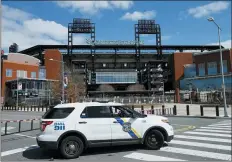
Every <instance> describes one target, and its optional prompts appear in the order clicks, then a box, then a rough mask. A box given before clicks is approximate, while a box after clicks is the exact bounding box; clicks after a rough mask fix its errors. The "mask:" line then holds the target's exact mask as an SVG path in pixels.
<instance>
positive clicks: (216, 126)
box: [208, 125, 231, 128]
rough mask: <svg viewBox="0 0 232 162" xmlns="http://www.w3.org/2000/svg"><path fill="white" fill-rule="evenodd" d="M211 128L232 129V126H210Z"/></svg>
mask: <svg viewBox="0 0 232 162" xmlns="http://www.w3.org/2000/svg"><path fill="white" fill-rule="evenodd" d="M208 126H210V127H215V128H231V126H228V125H227V126H225V125H208Z"/></svg>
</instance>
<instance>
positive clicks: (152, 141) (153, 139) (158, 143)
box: [144, 130, 164, 150]
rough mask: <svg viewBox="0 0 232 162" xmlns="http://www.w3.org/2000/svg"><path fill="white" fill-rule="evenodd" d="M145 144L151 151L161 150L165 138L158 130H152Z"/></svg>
mask: <svg viewBox="0 0 232 162" xmlns="http://www.w3.org/2000/svg"><path fill="white" fill-rule="evenodd" d="M144 144H145V146H146V147H147V148H148V149H150V150H159V149H160V148H161V147H162V146H163V144H164V136H163V134H162V133H161V132H160V131H158V130H150V131H149V132H148V133H147V135H146V137H145V139H144Z"/></svg>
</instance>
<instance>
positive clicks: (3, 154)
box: [1, 145, 39, 157]
mask: <svg viewBox="0 0 232 162" xmlns="http://www.w3.org/2000/svg"><path fill="white" fill-rule="evenodd" d="M38 147H39V146H37V145H31V146H29V147H23V148H17V149H13V150H8V151H4V152H1V156H2V157H3V156H8V155H12V154H17V153H20V152H23V151H25V150H28V149H29V150H30V149H35V148H38Z"/></svg>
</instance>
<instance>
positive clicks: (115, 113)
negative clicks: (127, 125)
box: [111, 106, 132, 118]
mask: <svg viewBox="0 0 232 162" xmlns="http://www.w3.org/2000/svg"><path fill="white" fill-rule="evenodd" d="M111 111H112V117H124V118H129V117H132V113H130V112H129V111H126V110H123V109H120V107H114V106H113V107H111Z"/></svg>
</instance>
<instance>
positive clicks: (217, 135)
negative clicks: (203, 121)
mask: <svg viewBox="0 0 232 162" xmlns="http://www.w3.org/2000/svg"><path fill="white" fill-rule="evenodd" d="M184 133H186V134H197V135H206V136H216V137H229V138H231V135H230V134H219V133H205V132H184Z"/></svg>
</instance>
